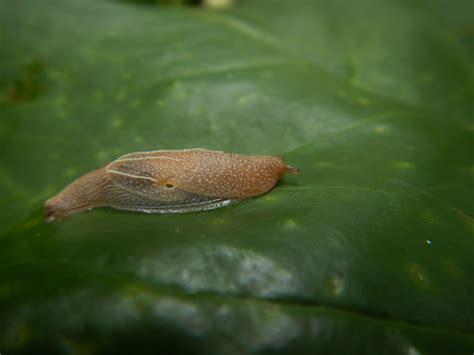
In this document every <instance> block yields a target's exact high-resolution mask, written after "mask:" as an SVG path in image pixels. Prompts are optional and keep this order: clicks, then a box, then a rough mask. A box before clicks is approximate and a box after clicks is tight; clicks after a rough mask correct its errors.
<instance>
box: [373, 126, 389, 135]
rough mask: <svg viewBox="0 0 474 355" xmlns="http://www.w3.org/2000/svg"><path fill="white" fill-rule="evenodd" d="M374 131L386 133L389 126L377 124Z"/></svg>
mask: <svg viewBox="0 0 474 355" xmlns="http://www.w3.org/2000/svg"><path fill="white" fill-rule="evenodd" d="M374 132H375V133H377V134H382V133H385V132H387V127H385V126H376V127H375V128H374Z"/></svg>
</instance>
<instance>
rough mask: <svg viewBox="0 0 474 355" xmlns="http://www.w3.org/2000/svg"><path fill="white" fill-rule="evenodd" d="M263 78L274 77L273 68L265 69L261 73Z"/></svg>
mask: <svg viewBox="0 0 474 355" xmlns="http://www.w3.org/2000/svg"><path fill="white" fill-rule="evenodd" d="M261 77H262V78H264V79H270V78H273V72H272V71H271V70H265V71H264V72H263V73H262V75H261Z"/></svg>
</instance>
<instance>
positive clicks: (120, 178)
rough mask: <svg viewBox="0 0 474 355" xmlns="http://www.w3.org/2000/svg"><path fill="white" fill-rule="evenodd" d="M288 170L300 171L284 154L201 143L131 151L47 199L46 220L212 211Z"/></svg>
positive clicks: (255, 193)
mask: <svg viewBox="0 0 474 355" xmlns="http://www.w3.org/2000/svg"><path fill="white" fill-rule="evenodd" d="M285 171H288V172H291V173H297V172H298V171H299V170H298V169H297V168H294V167H292V166H289V165H285V164H284V162H283V158H281V157H278V156H250V155H240V154H235V153H225V152H221V151H213V150H206V149H200V148H196V149H184V150H156V151H150V152H138V153H130V154H126V155H123V156H121V157H120V158H118V159H117V160H114V161H113V162H111V163H110V164H108V165H106V166H105V167H103V168H100V169H98V170H94V171H92V172H90V173H88V174H86V175H84V176H82V177H80V178H78V179H76V180H75V181H73V182H72V183H71V184H69V185H68V186H66V188H64V190H62V191H61V192H59V193H58V194H57V195H56V196H54V197H53V198H51V199H49V200H47V201H46V203H45V214H46V221H47V222H48V223H49V222H53V221H58V220H61V219H63V218H65V217H68V216H71V215H73V214H76V213H79V212H81V211H84V210H91V209H92V208H95V207H112V208H116V209H120V210H128V211H137V212H144V213H184V212H192V211H203V210H210V209H214V208H219V207H224V206H228V205H230V204H232V203H236V202H239V201H240V200H243V199H246V198H250V197H254V196H258V195H261V194H264V193H265V192H268V191H269V190H271V189H272V188H273V187H274V186H275V184H276V183H277V182H278V180H280V178H281V177H282V175H283V173H284V172H285Z"/></svg>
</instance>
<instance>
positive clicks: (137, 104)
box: [130, 99, 143, 108]
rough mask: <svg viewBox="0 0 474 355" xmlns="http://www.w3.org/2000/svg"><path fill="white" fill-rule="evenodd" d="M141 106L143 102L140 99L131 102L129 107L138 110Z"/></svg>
mask: <svg viewBox="0 0 474 355" xmlns="http://www.w3.org/2000/svg"><path fill="white" fill-rule="evenodd" d="M142 104H143V101H142V100H140V99H135V100H133V101H132V104H131V105H130V106H131V107H132V108H138V107H140V106H142Z"/></svg>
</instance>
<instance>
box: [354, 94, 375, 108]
mask: <svg viewBox="0 0 474 355" xmlns="http://www.w3.org/2000/svg"><path fill="white" fill-rule="evenodd" d="M356 102H358V103H359V104H361V105H363V106H369V105H370V104H371V103H372V101H370V100H369V99H368V98H366V97H363V96H359V97H357V98H356Z"/></svg>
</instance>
